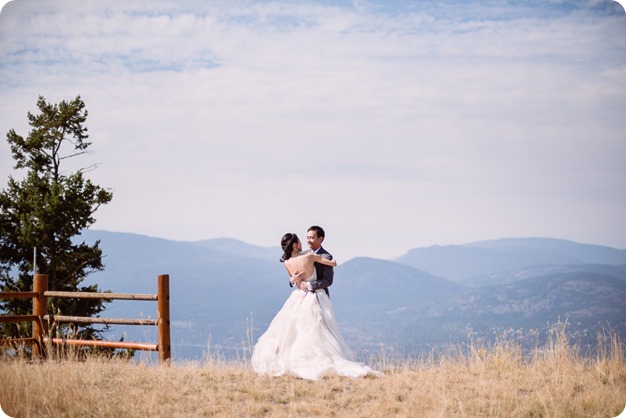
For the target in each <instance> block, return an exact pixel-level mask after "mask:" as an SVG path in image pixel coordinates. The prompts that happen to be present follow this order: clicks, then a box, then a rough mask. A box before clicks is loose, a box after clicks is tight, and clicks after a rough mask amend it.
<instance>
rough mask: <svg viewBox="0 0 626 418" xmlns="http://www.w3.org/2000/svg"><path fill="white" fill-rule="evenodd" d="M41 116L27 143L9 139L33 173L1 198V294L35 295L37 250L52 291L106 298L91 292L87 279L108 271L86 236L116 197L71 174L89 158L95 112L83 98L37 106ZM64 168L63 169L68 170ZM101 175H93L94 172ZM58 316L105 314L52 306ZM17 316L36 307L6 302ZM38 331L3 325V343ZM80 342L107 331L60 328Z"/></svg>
mask: <svg viewBox="0 0 626 418" xmlns="http://www.w3.org/2000/svg"><path fill="white" fill-rule="evenodd" d="M37 107H38V109H39V113H38V114H31V113H30V112H29V113H28V120H29V124H30V126H31V127H32V130H31V132H30V133H29V134H28V136H27V137H26V138H23V137H22V136H20V135H18V134H17V133H16V132H15V131H14V130H13V129H11V130H10V131H9V132H8V134H7V141H8V143H9V144H10V146H11V152H12V154H13V159H14V160H15V167H14V168H15V169H16V170H24V169H25V170H26V173H25V175H24V177H23V179H22V180H16V179H15V178H13V176H9V180H8V185H7V188H6V190H2V191H0V289H2V291H7V292H8V291H31V289H32V285H33V267H35V266H33V258H34V257H33V249H34V248H36V251H37V257H36V260H37V265H36V269H37V272H38V273H43V274H47V275H48V288H49V290H57V291H84V292H94V291H98V286H97V285H90V286H83V285H81V283H82V282H83V281H84V279H85V277H86V276H87V275H88V274H89V273H92V272H94V271H98V270H103V268H104V266H103V264H102V250H101V249H100V247H99V244H100V243H99V241H97V242H96V243H94V244H93V245H88V244H86V243H85V242H84V241H83V242H80V241H81V240H80V233H81V231H82V230H83V229H85V228H88V227H89V226H90V225H91V224H93V223H94V222H95V219H94V217H93V216H94V212H96V210H97V209H98V208H99V207H100V205H104V204H107V203H109V202H110V201H111V199H112V197H113V195H112V193H111V192H110V191H109V190H107V189H104V188H102V187H100V186H97V185H95V184H93V183H92V182H91V181H90V180H89V179H86V178H85V176H84V174H85V172H86V171H88V170H89V169H85V168H83V169H77V170H75V171H74V172H68V171H67V170H66V168H65V164H67V161H68V159H74V158H76V157H79V156H81V155H84V154H86V153H87V149H88V147H89V146H90V145H91V143H90V142H87V139H88V135H87V128H86V127H85V126H84V123H85V121H86V119H87V110H85V104H84V103H83V101H82V100H81V98H80V96H78V97H76V99H74V100H72V101H70V102H66V101H61V102H60V103H59V104H50V103H47V102H46V100H45V99H44V98H43V97H41V96H40V97H39V99H38V101H37ZM62 164H63V167H62ZM91 168H93V167H91ZM49 303H50V306H49V310H50V311H51V312H52V313H56V314H61V315H75V316H97V315H98V313H99V312H101V311H102V310H103V309H104V302H103V301H102V300H100V299H66V298H63V299H60V298H59V299H53V298H52V299H49ZM0 309H1V310H3V311H4V312H5V313H6V314H9V315H25V314H31V312H32V300H31V299H6V300H0ZM30 327H31V324H30V323H28V324H26V323H23V324H21V325H18V324H2V328H0V337H5V338H6V337H21V336H29V335H30V333H31V330H30ZM58 330H59V331H61V333H62V334H65V335H67V334H68V333H69V332H70V330H72V332H74V333H76V334H77V335H76V337H78V338H93V337H97V336H98V335H99V333H100V332H101V331H102V330H101V329H97V328H94V327H93V326H91V325H76V326H75V327H74V326H70V325H65V326H64V327H61V328H58Z"/></svg>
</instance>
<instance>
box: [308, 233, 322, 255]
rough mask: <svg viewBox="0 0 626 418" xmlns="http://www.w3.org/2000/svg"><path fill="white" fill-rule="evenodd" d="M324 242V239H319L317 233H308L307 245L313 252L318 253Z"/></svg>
mask: <svg viewBox="0 0 626 418" xmlns="http://www.w3.org/2000/svg"><path fill="white" fill-rule="evenodd" d="M322 241H324V238H323V237H322V238H320V237H318V236H317V232H316V231H307V233H306V243H307V245H308V246H309V248H310V249H311V250H313V251H316V250H317V249H318V248H319V247H321V246H322Z"/></svg>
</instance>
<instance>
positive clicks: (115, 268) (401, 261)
mask: <svg viewBox="0 0 626 418" xmlns="http://www.w3.org/2000/svg"><path fill="white" fill-rule="evenodd" d="M81 239H83V240H85V241H86V242H90V243H91V242H94V241H95V240H100V242H101V244H100V245H101V247H102V249H103V253H104V255H105V258H104V264H105V266H106V268H105V270H104V271H102V272H98V273H95V274H93V275H91V276H90V277H89V279H88V282H89V283H97V284H98V285H99V287H100V288H101V289H102V290H111V291H114V292H132V293H156V278H157V276H158V275H159V274H169V275H170V292H171V316H172V351H173V356H174V358H175V359H176V358H178V359H194V358H202V357H203V355H205V354H206V353H208V352H211V354H212V355H223V356H226V357H229V356H233V355H234V356H244V355H247V354H248V353H249V350H250V348H251V347H252V345H253V344H254V342H255V341H256V339H257V338H258V336H260V335H261V333H262V332H263V331H264V330H265V329H266V328H267V325H268V324H269V322H270V321H271V319H272V318H273V316H274V314H275V313H276V312H277V311H278V310H279V309H280V307H281V306H282V303H283V302H284V301H285V300H286V299H287V297H288V296H289V293H290V292H291V291H292V289H291V288H290V287H289V286H288V276H287V273H286V272H285V268H284V266H283V265H282V264H281V263H279V262H278V258H279V257H280V255H281V251H280V249H279V248H277V247H275V248H263V247H257V246H254V245H251V244H247V243H245V242H242V241H238V240H234V239H229V238H219V239H211V240H205V241H197V242H179V241H169V240H165V239H159V238H150V237H146V236H142V235H136V234H127V233H114V232H106V231H85V232H84V234H83V236H82V237H81ZM330 292H331V300H332V302H333V305H334V309H335V314H336V316H337V319H338V322H339V325H340V326H341V328H342V332H343V333H344V336H345V337H346V339H347V341H348V343H349V345H350V346H351V347H352V348H353V349H354V350H355V352H356V353H357V354H358V356H359V357H361V358H366V357H369V356H378V355H381V352H382V354H384V355H385V356H392V357H394V356H417V355H420V354H422V353H424V352H425V351H430V350H443V349H444V348H445V346H446V345H447V344H449V343H458V342H464V341H467V339H468V338H486V339H489V338H493V337H496V336H500V335H502V334H503V333H508V334H514V335H515V336H516V338H518V339H522V340H528V341H529V342H532V341H531V340H533V339H535V340H536V339H539V340H540V339H541V338H545V335H546V333H547V332H548V330H549V328H550V327H551V326H553V325H554V324H556V323H558V322H559V321H561V322H567V328H566V329H567V330H568V332H569V334H570V335H571V337H572V338H573V339H575V340H576V342H577V343H578V344H579V345H580V346H581V347H587V346H588V347H593V346H594V344H595V343H596V342H597V339H596V338H597V333H598V332H605V331H607V330H611V331H613V332H617V333H618V334H619V335H621V336H622V337H626V321H624V319H625V318H626V250H618V249H614V248H610V247H603V246H597V245H588V244H578V243H574V242H571V241H564V240H558V239H550V238H507V239H501V240H493V241H482V242H476V243H471V244H467V245H451V246H433V247H427V248H415V249H412V250H410V251H408V252H407V253H406V254H405V255H403V256H401V257H399V258H397V259H395V260H380V259H374V258H364V257H358V258H354V259H351V260H348V261H346V262H345V263H342V264H341V265H339V266H338V267H337V268H336V269H335V282H334V284H333V285H332V286H331V288H330ZM148 305H150V306H148ZM152 305H154V306H152ZM155 315H156V304H152V303H147V302H127V301H115V302H113V303H111V304H110V305H108V308H107V311H105V312H103V314H102V316H103V317H104V316H106V317H127V318H135V317H137V318H139V317H144V318H148V317H150V318H154V317H155ZM121 334H125V340H126V341H156V330H155V329H150V330H147V329H146V328H145V327H130V326H129V327H118V326H116V327H113V328H112V331H111V333H110V334H108V335H107V337H108V338H114V339H117V338H119V336H120V335H121Z"/></svg>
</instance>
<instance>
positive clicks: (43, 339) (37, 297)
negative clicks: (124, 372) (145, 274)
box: [0, 274, 171, 363]
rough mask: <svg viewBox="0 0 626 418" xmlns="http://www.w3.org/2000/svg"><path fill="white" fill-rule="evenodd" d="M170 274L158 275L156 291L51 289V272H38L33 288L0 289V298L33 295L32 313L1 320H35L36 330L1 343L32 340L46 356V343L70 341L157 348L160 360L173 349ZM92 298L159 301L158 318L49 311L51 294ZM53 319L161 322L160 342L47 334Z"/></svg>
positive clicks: (167, 357)
mask: <svg viewBox="0 0 626 418" xmlns="http://www.w3.org/2000/svg"><path fill="white" fill-rule="evenodd" d="M169 282H170V277H169V275H167V274H163V275H160V276H158V281H157V294H133V293H99V292H54V291H49V290H48V276H47V275H46V274H35V278H34V282H33V291H32V292H0V299H28V298H32V299H33V314H32V315H3V316H0V323H15V322H28V321H33V334H32V337H30V338H19V339H5V340H0V344H31V345H32V349H33V355H35V356H39V357H43V356H44V354H45V344H68V345H79V346H92V347H107V348H122V349H127V350H146V351H158V352H159V361H160V362H162V363H163V362H166V361H168V360H170V359H171V349H170V290H169V289H170V284H169ZM49 297H55V298H89V299H106V300H147V301H157V319H156V320H151V319H120V318H92V317H83V316H64V315H53V316H50V315H48V298H49ZM50 321H55V322H57V323H61V322H65V323H68V322H71V323H82V324H106V325H110V324H117V325H155V326H158V343H157V344H144V343H132V342H115V341H103V340H72V339H65V338H51V337H49V336H48V325H49V323H50Z"/></svg>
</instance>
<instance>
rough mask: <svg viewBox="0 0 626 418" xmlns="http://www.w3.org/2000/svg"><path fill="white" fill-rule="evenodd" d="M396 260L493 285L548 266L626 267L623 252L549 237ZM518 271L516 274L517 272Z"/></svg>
mask: <svg viewBox="0 0 626 418" xmlns="http://www.w3.org/2000/svg"><path fill="white" fill-rule="evenodd" d="M395 261H397V262H400V263H404V264H408V265H411V266H413V267H416V268H419V269H422V270H424V271H427V272H429V273H431V274H434V275H438V276H441V277H445V278H448V279H450V280H454V281H457V282H460V283H464V284H468V285H475V284H481V283H482V284H484V283H489V282H492V283H493V282H496V280H499V279H501V278H502V276H503V273H504V275H505V276H508V277H509V279H511V278H514V277H515V274H519V275H520V277H524V274H525V273H523V272H522V270H524V271H526V270H528V269H536V268H546V267H547V266H574V265H585V264H606V265H624V264H626V250H617V249H614V248H610V247H604V246H599V245H590V244H579V243H574V242H571V241H565V240H558V239H551V238H507V239H500V240H492V241H480V242H475V243H471V244H466V245H447V246H432V247H425V248H415V249H412V250H410V251H408V252H407V253H406V254H405V255H403V256H401V257H399V258H397V259H396V260H395ZM516 272H517V273H516Z"/></svg>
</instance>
